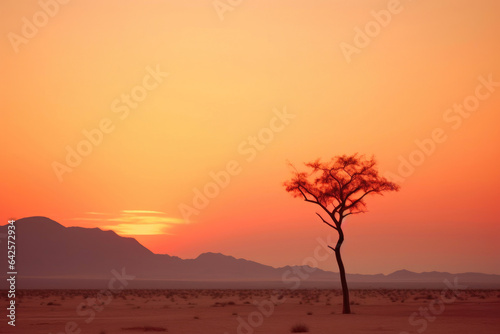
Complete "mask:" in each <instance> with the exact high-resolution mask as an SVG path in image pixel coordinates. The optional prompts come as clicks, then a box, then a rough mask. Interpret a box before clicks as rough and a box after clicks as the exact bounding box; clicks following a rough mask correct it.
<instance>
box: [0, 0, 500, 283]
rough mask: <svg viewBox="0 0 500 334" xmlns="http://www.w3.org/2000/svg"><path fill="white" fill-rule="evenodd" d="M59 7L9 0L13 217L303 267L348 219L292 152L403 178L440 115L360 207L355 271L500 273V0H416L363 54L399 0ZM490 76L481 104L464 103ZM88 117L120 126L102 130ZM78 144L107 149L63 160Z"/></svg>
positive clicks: (6, 82)
mask: <svg viewBox="0 0 500 334" xmlns="http://www.w3.org/2000/svg"><path fill="white" fill-rule="evenodd" d="M220 2H221V3H227V2H226V1H222V0H221V1H220ZM47 3H52V4H53V3H54V2H53V1H52V2H51V1H49V0H47ZM58 7H59V8H55V7H50V9H49V10H52V16H48V15H45V18H46V20H45V21H44V14H43V12H42V14H40V11H42V10H43V9H42V8H41V5H40V4H39V3H38V2H37V1H32V0H30V1H14V0H7V1H2V3H1V4H0V16H1V20H0V31H1V32H2V36H4V37H3V38H2V39H1V41H0V43H1V44H0V59H1V62H0V69H1V73H2V79H1V80H0V85H1V86H0V96H1V101H2V111H1V122H0V127H1V129H0V130H1V131H0V140H1V143H2V150H1V153H0V156H1V159H2V160H1V164H0V178H1V184H2V191H1V192H0V200H1V208H2V210H1V217H0V219H2V221H4V222H5V223H6V222H7V219H8V218H10V217H16V218H21V217H26V216H33V215H42V216H47V217H50V218H52V219H54V220H56V221H58V222H60V223H62V224H63V225H65V226H75V225H76V226H85V227H96V226H97V227H101V228H103V229H114V230H116V231H117V232H118V233H120V234H122V235H129V236H134V237H136V238H137V239H138V240H139V241H140V242H141V243H143V244H144V245H145V246H146V247H148V248H150V249H151V250H152V251H154V252H157V253H168V254H171V255H177V256H180V257H196V256H197V255H198V254H200V253H202V252H205V251H213V252H222V253H225V254H230V255H233V256H236V257H244V258H247V259H251V260H255V261H259V262H261V263H265V264H270V265H274V266H281V265H286V264H300V263H301V262H302V261H303V259H305V258H307V257H309V256H311V255H312V254H313V251H314V249H315V247H316V246H317V241H316V238H318V237H324V236H325V235H326V234H328V233H329V230H328V229H327V228H326V227H325V226H323V225H322V224H321V223H320V222H319V221H318V220H317V217H316V216H315V214H314V212H315V211H316V208H315V207H313V206H312V205H310V204H308V203H304V202H301V201H300V200H299V199H294V198H292V197H291V196H290V195H289V194H287V193H286V192H285V190H284V188H283V186H282V182H283V181H285V180H286V179H287V177H288V176H289V169H288V167H287V165H286V161H287V160H290V161H291V162H293V163H296V164H298V165H300V163H301V162H304V161H309V160H313V159H316V158H318V157H324V158H329V157H331V156H334V155H339V154H351V153H354V152H360V153H366V154H368V155H371V154H374V155H375V156H376V158H377V160H378V161H379V166H380V171H381V172H382V173H383V174H386V173H389V172H390V173H393V174H394V175H397V173H398V172H397V171H398V167H399V165H400V157H403V158H404V159H409V158H410V156H412V157H413V158H415V159H417V158H418V157H419V153H418V152H416V151H415V150H417V149H418V146H417V144H416V143H415V141H422V140H424V141H425V140H427V141H428V139H429V138H432V133H433V131H434V130H435V129H436V128H439V129H441V132H442V134H441V135H440V137H439V138H440V139H441V142H439V143H437V144H436V149H435V151H434V152H433V153H431V154H430V155H429V156H426V157H425V158H424V159H423V161H422V164H421V165H419V166H416V167H415V171H414V172H413V173H412V174H411V175H408V176H406V177H404V178H403V179H400V184H401V186H402V190H401V191H400V192H398V193H391V194H388V195H386V196H384V197H376V198H371V199H369V200H368V209H369V212H368V213H366V214H364V215H359V216H355V217H352V218H350V219H349V220H348V221H347V222H346V224H345V230H346V235H347V237H346V238H347V240H346V243H345V246H344V251H343V254H344V258H345V263H346V268H347V271H348V272H352V273H379V272H383V273H389V272H391V271H394V270H398V269H401V268H406V269H409V270H414V271H424V270H442V271H450V272H464V271H480V272H486V273H497V274H500V265H499V263H500V261H499V260H500V259H499V254H500V244H499V243H498V242H497V239H498V234H499V232H500V227H499V224H498V223H499V217H500V214H499V212H498V209H497V205H498V203H497V202H498V199H499V198H500V190H499V188H500V176H499V174H498V169H499V168H498V167H499V162H500V154H499V153H500V152H499V150H498V143H499V142H500V132H499V131H498V124H499V122H500V114H499V113H498V110H499V108H500V86H499V85H497V86H495V85H494V84H493V86H492V85H490V86H485V85H484V84H482V83H481V81H480V80H479V79H478V78H479V77H482V78H483V79H484V80H487V79H488V77H491V78H492V80H493V81H494V82H500V63H499V59H500V43H498V42H499V40H498V32H499V31H500V21H499V20H498V13H499V12H500V3H499V2H498V1H496V0H489V1H481V2H478V3H473V2H471V1H465V0H462V1H452V0H446V1H439V2H434V1H401V3H400V6H399V7H397V10H394V12H393V13H392V14H391V18H390V22H388V24H385V25H386V26H385V27H380V25H379V28H380V29H379V31H376V32H375V33H372V37H369V41H368V42H366V41H365V42H366V44H367V45H365V46H363V47H358V51H359V52H357V53H354V54H352V55H351V57H350V62H348V61H347V60H346V57H345V56H344V54H343V52H342V49H341V47H340V46H341V45H345V44H342V43H347V44H349V45H352V46H356V44H355V43H356V40H355V34H356V31H357V30H355V27H359V28H361V29H364V28H365V25H367V24H368V23H370V22H371V24H372V26H376V25H377V24H378V23H377V24H375V25H373V22H375V21H374V16H373V13H372V11H376V12H380V11H381V10H384V11H386V10H387V8H388V2H387V1H370V2H362V1H354V2H352V1H344V0H335V1H319V0H317V1H305V0H301V1H298V0H295V1H289V0H286V1H285V0H277V1H272V2H271V1H264V0H253V1H243V2H241V4H239V5H236V6H234V8H232V10H227V11H225V12H224V13H222V14H221V15H222V17H223V18H224V20H221V19H220V17H219V15H218V13H217V11H216V9H214V6H213V1H211V0H198V1H189V2H188V1H180V0H174V1H164V0H161V1H160V0H155V1H139V2H138V1H122V0H120V1H118V0H112V1H105V2H104V3H101V2H99V1H70V2H69V3H68V4H60V5H58ZM396 12H397V13H396ZM384 13H386V12H384ZM389 13H390V12H389ZM219 14H220V13H219ZM34 16H35V19H36V20H38V21H36V22H38V25H39V27H36V26H34V28H35V29H36V30H35V31H33V30H30V29H29V27H26V26H25V25H27V24H33V20H34V18H33V17H34ZM23 18H25V19H23ZM26 22H28V23H26ZM30 22H31V23H30ZM368 26H370V25H368ZM31 28H33V27H31ZM27 34H28V35H29V37H27V36H28V35H27ZM21 41H22V42H21ZM358 46H359V44H358ZM155 71H156V72H157V74H155V75H152V74H151V73H152V72H155ZM158 73H159V74H158ZM167 73H168V75H167ZM155 78H156V79H155ZM478 86H481V87H480V88H477V87H478ZM477 89H479V93H480V94H482V95H481V96H484V98H482V99H481V100H479V99H476V101H478V106H477V109H476V110H474V111H472V112H470V114H467V113H464V115H466V116H465V117H464V116H459V114H458V113H456V112H455V111H453V110H452V111H447V110H448V109H449V108H453V106H454V104H457V105H459V104H463V103H465V102H466V101H467V103H469V102H470V103H472V102H474V98H473V96H475V94H477V93H476V92H477ZM486 95H488V96H487V97H486ZM127 96H132V99H134V98H133V96H136V97H137V99H136V100H132V101H131V102H130V101H129V102H128V103H129V104H127V102H126V99H127ZM471 101H472V102H471ZM284 110H286V112H287V113H288V114H290V115H291V116H290V118H289V119H285V120H280V119H276V117H277V113H281V115H282V114H283V113H284ZM292 117H293V118H292ZM103 122H104V123H103ZM103 124H104V125H103ZM266 128H268V129H269V128H274V129H275V130H276V131H270V130H265V129H266ZM96 129H100V130H96ZM104 130H105V131H106V133H104V132H102V131H104ZM84 131H88V132H90V133H94V134H96V133H97V132H96V131H100V132H102V138H101V137H100V135H98V134H97V135H96V137H95V138H96V139H95V140H96V143H97V144H96V145H93V144H92V145H91V146H90V147H89V146H85V145H86V144H85V143H84V141H85V140H86V137H85V135H84V134H83V132H84ZM259 135H260V136H261V137H260V138H264V139H262V140H265V141H266V143H263V142H259V143H258V144H257V148H258V149H256V148H254V149H252V145H253V144H252V141H251V140H252V139H251V137H253V136H257V138H259V137H258V136H259ZM266 136H267V137H266ZM269 136H272V138H271V137H269ZM79 145H80V146H79ZM67 147H69V148H70V149H74V150H76V149H77V147H80V149H82V150H85V149H87V150H91V152H90V153H89V154H88V155H87V156H84V157H82V159H81V161H80V162H78V163H75V167H69V166H68V167H66V168H67V169H65V170H64V172H63V173H62V174H61V172H59V176H58V175H57V173H56V172H55V171H54V162H55V163H56V165H57V166H59V168H61V167H60V166H62V165H63V164H66V165H67V162H66V155H67ZM252 152H254V153H255V154H254V153H252ZM228 163H229V164H231V163H232V164H236V165H234V166H232V167H230V168H233V171H234V173H233V174H234V175H231V176H230V181H229V184H228V185H227V186H226V187H224V188H223V189H219V191H218V192H219V194H218V195H217V196H215V197H214V198H212V199H210V200H209V203H208V205H207V206H206V207H205V208H203V209H201V210H199V213H198V214H195V215H192V216H191V217H190V219H189V222H188V221H186V219H185V218H186V217H184V216H183V215H182V214H181V211H180V209H179V206H181V205H186V206H187V205H189V206H193V203H192V201H193V197H194V194H195V189H200V190H202V189H203V188H204V187H205V186H206V185H207V184H208V183H210V182H211V181H212V178H211V176H210V172H215V173H217V172H219V171H222V170H225V169H226V168H227V166H228ZM68 169H71V172H69V171H68ZM60 181H61V182H60ZM320 267H322V268H324V269H330V270H337V268H336V264H335V263H334V259H333V258H332V259H331V260H330V261H327V262H323V263H320Z"/></svg>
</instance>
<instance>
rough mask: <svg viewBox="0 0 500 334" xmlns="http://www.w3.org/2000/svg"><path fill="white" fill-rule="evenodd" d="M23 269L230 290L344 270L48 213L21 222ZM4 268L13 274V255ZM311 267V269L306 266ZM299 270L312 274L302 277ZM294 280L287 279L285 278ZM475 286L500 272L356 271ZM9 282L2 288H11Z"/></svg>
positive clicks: (66, 278)
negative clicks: (170, 243)
mask: <svg viewBox="0 0 500 334" xmlns="http://www.w3.org/2000/svg"><path fill="white" fill-rule="evenodd" d="M6 233H7V226H6V225H5V226H0V237H1V238H0V241H1V244H4V245H5V246H2V247H1V251H0V254H1V256H2V258H3V259H7V254H6V248H7V247H6V239H5V236H6ZM16 262H17V263H16V269H17V272H18V287H19V288H57V287H60V288H65V287H68V288H94V287H95V288H99V287H102V286H103V284H105V282H104V283H103V280H109V279H110V278H111V277H112V274H111V271H112V270H113V269H115V270H117V271H121V269H122V268H125V271H126V273H127V274H130V275H133V276H136V278H135V279H134V281H133V282H131V284H130V286H129V287H144V288H187V287H190V288H197V287H200V288H202V287H203V288H209V287H214V288H224V287H241V288H243V287H276V288H280V287H294V286H296V284H297V282H298V283H300V286H301V287H336V286H337V284H338V274H337V273H334V272H327V271H323V270H320V269H316V270H314V271H313V272H312V273H309V272H311V271H312V270H311V268H310V267H307V268H304V267H298V266H295V267H291V266H287V267H283V268H274V267H271V266H266V265H263V264H260V263H257V262H253V261H249V260H245V259H236V258H234V257H232V256H227V255H222V254H218V253H204V254H201V255H200V256H198V257H197V258H196V259H180V258H178V257H173V256H169V255H161V254H154V253H152V252H151V251H150V250H148V249H147V248H146V247H144V246H142V245H141V244H140V243H139V242H137V240H135V239H133V238H125V237H121V236H119V235H117V234H116V233H115V232H113V231H103V230H101V229H99V228H82V227H64V226H62V225H60V224H59V223H57V222H55V221H53V220H51V219H48V218H45V217H29V218H23V219H19V220H18V221H16ZM3 263H4V265H3V266H2V272H3V273H6V272H7V271H8V270H7V267H6V261H5V262H3ZM304 269H307V271H306V270H304ZM297 270H301V271H302V272H304V273H309V274H308V278H307V279H302V278H301V279H299V277H300V276H299V275H297V274H295V273H294V272H296V271H297ZM284 274H285V277H286V278H287V279H288V281H287V282H283V281H282V277H283V275H284ZM454 277H459V281H460V282H461V283H463V284H466V285H468V286H469V287H500V275H486V274H479V273H464V274H450V273H441V272H427V273H413V272H410V271H407V270H399V271H396V272H394V273H392V274H389V275H382V274H378V275H360V274H350V275H348V280H349V282H350V283H351V286H352V287H388V288H389V287H423V286H432V287H435V288H439V287H444V284H443V280H444V279H449V280H451V281H452V280H453V279H454ZM4 282H5V280H4V279H3V280H2V283H0V287H4V286H5V283H4Z"/></svg>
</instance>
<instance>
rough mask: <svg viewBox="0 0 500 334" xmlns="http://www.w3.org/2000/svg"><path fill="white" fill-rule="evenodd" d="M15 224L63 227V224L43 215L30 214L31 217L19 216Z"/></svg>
mask: <svg viewBox="0 0 500 334" xmlns="http://www.w3.org/2000/svg"><path fill="white" fill-rule="evenodd" d="M16 224H23V225H28V224H29V225H38V226H47V227H58V228H64V226H63V225H61V224H59V223H58V222H56V221H54V220H52V219H50V218H47V217H44V216H32V217H26V218H21V219H19V220H16Z"/></svg>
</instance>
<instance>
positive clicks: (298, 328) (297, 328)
mask: <svg viewBox="0 0 500 334" xmlns="http://www.w3.org/2000/svg"><path fill="white" fill-rule="evenodd" d="M308 332H309V327H307V326H306V325H304V324H297V325H295V326H293V327H292V329H290V333H308Z"/></svg>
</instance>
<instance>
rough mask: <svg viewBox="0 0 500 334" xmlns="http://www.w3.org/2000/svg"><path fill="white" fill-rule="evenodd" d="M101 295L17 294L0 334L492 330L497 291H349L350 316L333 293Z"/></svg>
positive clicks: (497, 314) (499, 322) (499, 314)
mask: <svg viewBox="0 0 500 334" xmlns="http://www.w3.org/2000/svg"><path fill="white" fill-rule="evenodd" d="M101 292H103V294H99V291H98V290H21V291H18V292H17V296H16V302H17V307H16V327H15V328H14V327H11V326H8V325H7V320H6V317H5V315H4V316H2V318H3V320H2V324H1V325H0V332H2V333H22V334H31V333H46V334H47V333H53V334H60V333H75V334H76V333H80V334H83V333H89V334H110V333H130V334H134V333H142V332H151V333H155V332H158V333H162V332H166V333H193V334H195V333H208V334H211V333H220V334H224V333H228V334H233V333H244V334H250V333H290V332H292V327H293V326H295V325H298V324H303V325H305V327H307V332H308V333H349V334H350V333H398V334H403V333H404V334H406V333H428V334H431V333H450V334H451V333H453V334H460V333H464V334H466V333H467V334H470V333H483V334H484V333H495V334H496V333H500V291H498V290H463V291H457V292H456V295H455V294H454V293H453V292H452V291H440V290H353V291H351V304H352V305H351V307H352V312H353V314H350V315H343V314H341V311H342V307H341V293H340V291H338V290H123V291H116V292H113V293H112V292H110V291H109V290H108V291H101ZM2 299H3V300H4V301H6V300H7V295H6V293H5V292H2ZM3 305H5V303H4V304H3ZM2 309H3V310H4V312H6V311H5V308H4V307H2ZM295 332H304V331H300V328H296V331H295Z"/></svg>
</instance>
